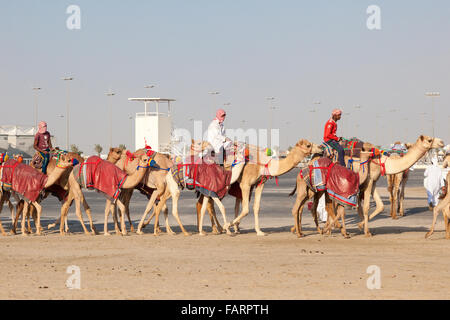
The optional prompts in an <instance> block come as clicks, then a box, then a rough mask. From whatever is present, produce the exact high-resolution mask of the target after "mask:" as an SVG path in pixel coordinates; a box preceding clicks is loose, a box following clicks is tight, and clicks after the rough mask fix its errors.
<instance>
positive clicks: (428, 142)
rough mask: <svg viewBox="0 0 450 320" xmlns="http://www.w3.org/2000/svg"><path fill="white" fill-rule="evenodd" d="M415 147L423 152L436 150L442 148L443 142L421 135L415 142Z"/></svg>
mask: <svg viewBox="0 0 450 320" xmlns="http://www.w3.org/2000/svg"><path fill="white" fill-rule="evenodd" d="M416 145H417V146H420V147H421V148H423V149H424V150H430V149H438V148H443V147H444V141H442V139H439V138H433V137H429V136H425V135H421V136H420V137H419V138H418V139H417V141H416Z"/></svg>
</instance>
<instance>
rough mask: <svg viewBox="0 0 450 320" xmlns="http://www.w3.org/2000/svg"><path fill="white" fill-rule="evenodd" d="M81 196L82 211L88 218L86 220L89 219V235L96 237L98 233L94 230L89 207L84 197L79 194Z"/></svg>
mask: <svg viewBox="0 0 450 320" xmlns="http://www.w3.org/2000/svg"><path fill="white" fill-rule="evenodd" d="M81 196H82V201H83V208H84V211H85V212H86V214H87V216H88V219H89V226H90V228H91V234H92V235H97V234H98V231H97V229H96V228H95V225H94V222H93V221H92V213H91V208H90V207H89V205H88V203H87V202H86V198H85V197H84V195H83V193H81Z"/></svg>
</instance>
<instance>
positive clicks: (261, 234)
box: [256, 231, 267, 237]
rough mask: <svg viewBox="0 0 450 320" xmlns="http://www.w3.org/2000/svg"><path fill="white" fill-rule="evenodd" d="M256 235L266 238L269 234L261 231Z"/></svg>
mask: <svg viewBox="0 0 450 320" xmlns="http://www.w3.org/2000/svg"><path fill="white" fill-rule="evenodd" d="M256 235H257V236H258V237H265V236H267V233H265V232H262V231H259V232H257V233H256Z"/></svg>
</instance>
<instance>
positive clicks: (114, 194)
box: [82, 156, 127, 200]
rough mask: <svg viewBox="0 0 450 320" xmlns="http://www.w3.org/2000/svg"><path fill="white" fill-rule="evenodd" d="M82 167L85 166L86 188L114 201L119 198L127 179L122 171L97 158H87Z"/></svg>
mask: <svg viewBox="0 0 450 320" xmlns="http://www.w3.org/2000/svg"><path fill="white" fill-rule="evenodd" d="M82 165H83V166H86V187H88V188H94V189H97V190H99V191H101V192H103V193H105V194H106V195H108V196H109V197H111V198H113V199H114V200H115V199H117V198H118V197H119V194H120V188H121V187H122V185H123V183H124V182H125V180H126V178H127V174H126V173H125V172H124V171H122V170H120V169H119V168H118V167H117V166H116V165H115V164H112V163H110V162H108V161H106V160H102V159H101V158H99V157H97V156H91V157H89V158H88V159H87V160H86V162H84V163H83V164H82Z"/></svg>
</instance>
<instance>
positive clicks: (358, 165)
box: [290, 151, 372, 238]
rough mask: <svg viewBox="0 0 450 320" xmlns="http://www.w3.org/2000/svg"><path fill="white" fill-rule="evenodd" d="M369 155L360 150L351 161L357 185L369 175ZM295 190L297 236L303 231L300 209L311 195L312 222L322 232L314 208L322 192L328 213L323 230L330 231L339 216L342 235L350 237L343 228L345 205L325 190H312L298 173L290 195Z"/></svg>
mask: <svg viewBox="0 0 450 320" xmlns="http://www.w3.org/2000/svg"><path fill="white" fill-rule="evenodd" d="M371 156H372V153H371V152H364V151H362V152H361V156H360V158H359V160H355V161H354V162H353V163H352V169H353V172H355V173H358V174H359V185H360V186H361V185H364V184H365V183H366V181H367V179H368V177H369V164H368V162H370V157H371ZM317 158H318V157H313V159H312V160H311V161H310V163H309V164H311V165H312V163H313V161H314V160H316V159H317ZM345 158H346V162H347V163H348V161H349V157H345ZM295 191H297V198H296V200H295V204H294V206H293V208H292V215H293V216H294V222H295V225H294V228H293V230H294V231H295V232H296V233H297V237H299V238H301V237H303V233H302V229H301V221H302V211H303V206H304V205H305V203H306V202H307V201H308V200H309V199H310V198H311V197H314V204H313V210H312V213H313V217H314V222H315V224H316V228H317V231H318V232H319V233H320V234H322V231H321V230H320V228H319V224H318V221H317V213H316V208H317V203H318V201H319V199H320V197H321V196H322V195H323V194H324V193H325V196H326V206H327V212H328V213H329V215H328V222H327V225H326V226H325V228H324V232H331V227H332V226H333V225H334V224H335V223H336V222H337V221H338V219H339V218H341V220H342V225H340V228H341V233H342V235H343V236H344V238H349V237H350V236H349V234H348V233H347V231H346V228H345V207H344V206H343V205H342V204H340V203H339V202H337V201H336V200H335V199H330V197H328V193H327V192H326V191H319V192H315V191H314V190H312V189H311V188H310V187H309V186H308V185H307V183H306V182H305V180H304V179H303V177H302V176H301V175H300V174H299V175H298V176H297V184H296V188H295V189H294V191H293V192H292V193H291V194H290V195H293V194H294V193H295ZM334 212H337V214H336V215H334Z"/></svg>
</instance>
